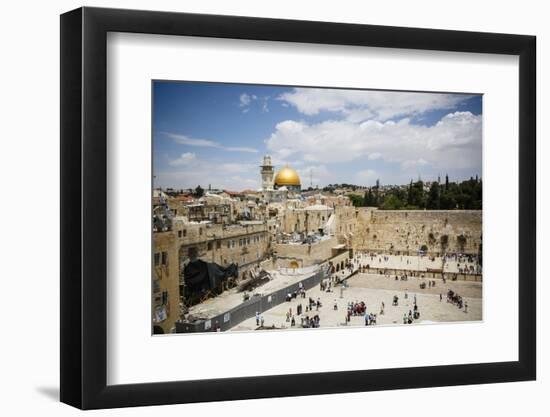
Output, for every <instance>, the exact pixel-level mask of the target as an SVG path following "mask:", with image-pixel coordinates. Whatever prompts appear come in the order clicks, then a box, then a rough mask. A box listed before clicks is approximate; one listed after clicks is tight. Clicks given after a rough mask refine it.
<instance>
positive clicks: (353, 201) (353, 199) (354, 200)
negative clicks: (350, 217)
mask: <svg viewBox="0 0 550 417" xmlns="http://www.w3.org/2000/svg"><path fill="white" fill-rule="evenodd" d="M348 197H349V199H350V200H351V204H353V205H354V206H355V207H362V206H363V204H364V200H363V199H362V198H361V197H360V196H358V195H356V194H350V195H348Z"/></svg>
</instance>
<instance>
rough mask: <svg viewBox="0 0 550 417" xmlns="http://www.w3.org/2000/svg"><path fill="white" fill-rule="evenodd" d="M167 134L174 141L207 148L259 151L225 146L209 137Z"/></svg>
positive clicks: (244, 147)
mask: <svg viewBox="0 0 550 417" xmlns="http://www.w3.org/2000/svg"><path fill="white" fill-rule="evenodd" d="M165 134H166V135H167V136H168V137H169V138H171V139H173V140H174V142H176V143H179V144H180V145H189V146H199V147H205V148H217V149H223V150H226V151H230V152H250V153H257V152H258V150H257V149H254V148H250V147H247V146H225V145H222V144H221V143H218V142H215V141H213V140H209V139H197V138H191V137H189V136H186V135H180V134H177V133H168V132H165Z"/></svg>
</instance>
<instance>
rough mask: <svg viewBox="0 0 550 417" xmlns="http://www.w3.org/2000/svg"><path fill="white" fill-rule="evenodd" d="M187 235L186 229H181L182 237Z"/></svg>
mask: <svg viewBox="0 0 550 417" xmlns="http://www.w3.org/2000/svg"><path fill="white" fill-rule="evenodd" d="M185 236H187V229H183V237H185Z"/></svg>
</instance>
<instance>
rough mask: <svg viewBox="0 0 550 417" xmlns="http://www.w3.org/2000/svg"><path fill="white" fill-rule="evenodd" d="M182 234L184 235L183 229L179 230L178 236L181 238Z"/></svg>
mask: <svg viewBox="0 0 550 417" xmlns="http://www.w3.org/2000/svg"><path fill="white" fill-rule="evenodd" d="M182 236H183V231H181V230H178V237H180V238H181V237H182Z"/></svg>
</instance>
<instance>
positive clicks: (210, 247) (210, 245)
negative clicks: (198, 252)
mask: <svg viewBox="0 0 550 417" xmlns="http://www.w3.org/2000/svg"><path fill="white" fill-rule="evenodd" d="M208 250H212V242H208Z"/></svg>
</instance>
